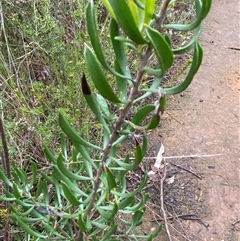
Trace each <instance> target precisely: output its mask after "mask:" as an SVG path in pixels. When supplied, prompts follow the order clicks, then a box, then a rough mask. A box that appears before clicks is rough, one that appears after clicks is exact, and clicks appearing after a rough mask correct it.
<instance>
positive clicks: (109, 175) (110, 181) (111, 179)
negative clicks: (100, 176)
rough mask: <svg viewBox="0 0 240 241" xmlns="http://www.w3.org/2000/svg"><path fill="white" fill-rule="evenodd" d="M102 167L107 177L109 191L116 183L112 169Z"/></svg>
mask: <svg viewBox="0 0 240 241" xmlns="http://www.w3.org/2000/svg"><path fill="white" fill-rule="evenodd" d="M104 169H105V173H106V177H107V182H108V188H109V191H111V190H113V189H115V188H116V187H117V183H116V180H115V178H114V175H113V173H112V171H111V170H110V169H109V168H108V167H107V166H105V168H104Z"/></svg>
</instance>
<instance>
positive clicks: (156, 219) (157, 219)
mask: <svg viewBox="0 0 240 241" xmlns="http://www.w3.org/2000/svg"><path fill="white" fill-rule="evenodd" d="M192 216H196V214H194V213H193V214H179V215H175V216H172V217H167V220H173V219H176V218H181V219H184V220H188V219H191V217H192ZM150 221H151V222H154V221H164V218H162V217H159V218H154V219H151V220H150Z"/></svg>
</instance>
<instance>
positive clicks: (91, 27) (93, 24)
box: [86, 0, 124, 77]
mask: <svg viewBox="0 0 240 241" xmlns="http://www.w3.org/2000/svg"><path fill="white" fill-rule="evenodd" d="M103 4H104V5H105V7H106V8H107V9H108V11H109V12H110V13H111V15H112V16H113V18H115V15H114V12H113V10H112V7H111V5H110V4H109V3H108V1H103ZM86 20H87V31H88V35H89V37H90V41H91V44H92V47H93V49H94V52H95V54H96V56H97V58H98V60H99V62H100V63H101V64H102V66H103V67H104V68H105V69H107V70H109V71H110V72H111V73H112V74H114V75H119V76H121V75H120V74H119V73H117V72H116V71H115V70H114V69H113V68H111V67H110V66H109V64H108V63H107V61H106V58H105V56H104V53H103V50H102V49H103V48H102V45H101V42H100V40H99V35H98V29H97V21H96V14H95V6H94V2H93V0H91V1H90V2H89V4H88V6H87V10H86ZM122 77H124V76H122Z"/></svg>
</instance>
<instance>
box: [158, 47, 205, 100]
mask: <svg viewBox="0 0 240 241" xmlns="http://www.w3.org/2000/svg"><path fill="white" fill-rule="evenodd" d="M202 57H203V50H202V47H201V46H200V44H199V43H196V44H195V47H194V53H193V61H192V65H191V67H190V70H189V72H188V74H187V76H186V78H185V80H184V81H183V82H182V83H180V84H178V85H176V86H174V87H171V88H163V89H161V92H162V93H163V94H167V95H171V94H178V93H181V92H182V91H184V90H185V89H186V88H187V87H188V86H189V85H190V84H191V82H192V80H193V77H194V75H195V74H196V73H197V71H198V69H199V67H200V65H201V63H202Z"/></svg>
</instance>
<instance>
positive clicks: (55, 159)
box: [43, 146, 57, 164]
mask: <svg viewBox="0 0 240 241" xmlns="http://www.w3.org/2000/svg"><path fill="white" fill-rule="evenodd" d="M43 151H44V154H45V155H46V157H47V159H48V160H49V161H50V162H52V163H53V164H56V163H57V158H56V157H55V156H54V155H53V154H52V152H51V151H50V150H49V149H48V147H47V146H45V147H44V149H43Z"/></svg>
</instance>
